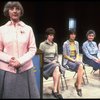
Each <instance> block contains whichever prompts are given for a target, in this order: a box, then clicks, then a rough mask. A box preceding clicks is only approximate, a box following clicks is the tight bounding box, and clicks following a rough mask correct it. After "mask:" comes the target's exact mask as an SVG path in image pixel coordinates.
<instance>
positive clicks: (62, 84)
mask: <svg viewBox="0 0 100 100" xmlns="http://www.w3.org/2000/svg"><path fill="white" fill-rule="evenodd" d="M61 86H62V88H61V89H62V91H63V90H64V83H63V79H62V74H61Z"/></svg>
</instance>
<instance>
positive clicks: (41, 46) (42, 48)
mask: <svg viewBox="0 0 100 100" xmlns="http://www.w3.org/2000/svg"><path fill="white" fill-rule="evenodd" d="M39 49H40V50H42V51H44V47H43V44H42V43H40V45H39Z"/></svg>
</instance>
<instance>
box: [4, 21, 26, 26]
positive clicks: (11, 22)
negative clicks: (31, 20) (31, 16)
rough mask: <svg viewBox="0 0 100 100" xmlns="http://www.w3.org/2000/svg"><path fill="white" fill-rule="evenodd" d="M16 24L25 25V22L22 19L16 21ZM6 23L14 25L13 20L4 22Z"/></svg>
mask: <svg viewBox="0 0 100 100" xmlns="http://www.w3.org/2000/svg"><path fill="white" fill-rule="evenodd" d="M16 24H17V25H18V26H22V27H23V26H25V23H24V22H23V21H19V22H18V23H16ZM6 25H8V26H10V25H14V23H13V21H8V22H7V23H6Z"/></svg>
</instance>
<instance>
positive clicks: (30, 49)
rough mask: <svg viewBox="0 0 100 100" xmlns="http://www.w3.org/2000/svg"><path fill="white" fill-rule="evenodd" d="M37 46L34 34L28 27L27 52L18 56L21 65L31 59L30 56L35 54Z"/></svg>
mask: <svg viewBox="0 0 100 100" xmlns="http://www.w3.org/2000/svg"><path fill="white" fill-rule="evenodd" d="M36 51H37V47H36V42H35V36H34V32H33V30H32V28H31V27H30V32H29V43H28V52H26V53H25V54H24V55H23V56H22V57H20V58H18V60H19V62H20V64H21V65H23V64H24V63H26V62H27V61H29V60H31V59H32V57H33V56H34V55H35V54H36Z"/></svg>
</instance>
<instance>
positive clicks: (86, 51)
mask: <svg viewBox="0 0 100 100" xmlns="http://www.w3.org/2000/svg"><path fill="white" fill-rule="evenodd" d="M82 50H83V52H84V54H85V56H86V57H88V58H89V59H92V60H96V59H97V58H96V57H94V56H92V55H91V54H90V53H89V51H88V49H87V47H86V44H83V46H82Z"/></svg>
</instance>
